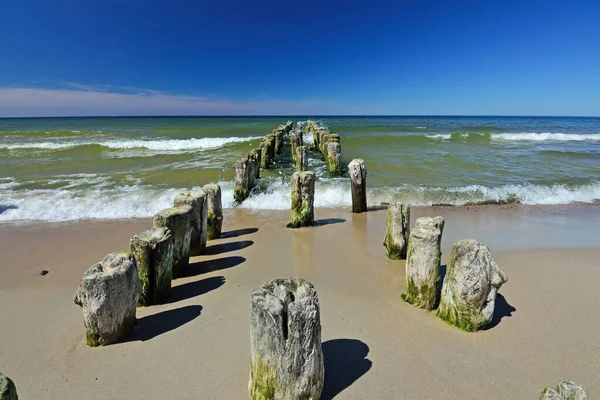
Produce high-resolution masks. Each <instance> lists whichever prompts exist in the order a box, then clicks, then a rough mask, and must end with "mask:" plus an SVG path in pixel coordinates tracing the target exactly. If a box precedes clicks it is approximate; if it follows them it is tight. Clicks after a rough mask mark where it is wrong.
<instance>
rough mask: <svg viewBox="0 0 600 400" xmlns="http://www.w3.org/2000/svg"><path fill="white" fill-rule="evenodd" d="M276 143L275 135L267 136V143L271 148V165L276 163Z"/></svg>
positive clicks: (269, 148) (269, 149)
mask: <svg viewBox="0 0 600 400" xmlns="http://www.w3.org/2000/svg"><path fill="white" fill-rule="evenodd" d="M275 141H276V138H275V135H273V134H272V133H271V134H269V135H267V143H268V144H269V146H268V147H267V149H268V151H269V164H271V163H272V162H273V161H275Z"/></svg>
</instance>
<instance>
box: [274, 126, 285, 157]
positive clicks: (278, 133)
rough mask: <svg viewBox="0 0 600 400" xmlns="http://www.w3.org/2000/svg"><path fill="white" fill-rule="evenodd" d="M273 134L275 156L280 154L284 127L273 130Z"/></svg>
mask: <svg viewBox="0 0 600 400" xmlns="http://www.w3.org/2000/svg"><path fill="white" fill-rule="evenodd" d="M273 133H274V134H275V151H276V152H277V154H280V153H281V149H283V139H284V135H285V127H284V126H280V127H279V128H277V129H275V130H273Z"/></svg>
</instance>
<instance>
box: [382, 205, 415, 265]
mask: <svg viewBox="0 0 600 400" xmlns="http://www.w3.org/2000/svg"><path fill="white" fill-rule="evenodd" d="M409 234H410V207H408V206H405V205H404V204H400V203H392V204H390V205H389V207H388V212H387V219H386V230H385V237H384V238H383V245H384V246H385V249H386V255H387V258H389V259H390V260H406V251H407V249H408V238H409Z"/></svg>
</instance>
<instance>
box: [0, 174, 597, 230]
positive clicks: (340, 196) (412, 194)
mask: <svg viewBox="0 0 600 400" xmlns="http://www.w3.org/2000/svg"><path fill="white" fill-rule="evenodd" d="M90 179H92V180H96V179H98V177H96V178H90ZM219 184H220V185H221V188H222V193H223V194H222V196H223V198H222V200H223V207H224V208H231V207H233V206H234V201H233V182H232V181H227V182H219ZM0 185H4V187H3V189H4V190H2V191H0V221H19V220H34V221H50V222H59V221H71V220H79V219H118V218H148V217H152V216H153V215H154V214H155V213H156V212H158V211H160V210H162V209H164V208H167V207H170V206H171V205H172V204H173V203H172V202H173V198H174V197H175V196H176V195H177V194H178V193H180V192H181V191H183V190H184V189H182V188H176V189H166V190H165V189H158V188H154V187H150V186H135V185H134V186H123V187H117V188H112V189H109V188H106V187H103V186H104V184H103V183H101V182H98V185H97V186H95V187H94V188H92V189H77V187H75V188H70V189H69V190H65V189H38V190H27V191H21V190H17V189H15V186H14V183H13V182H4V181H3V182H0ZM261 185H262V187H265V188H266V189H262V190H258V188H255V189H254V191H253V192H252V194H251V196H250V197H249V198H248V199H246V200H245V201H244V202H243V203H242V204H241V205H240V206H239V207H241V208H245V209H251V210H287V209H289V207H290V202H291V198H290V186H289V183H288V182H287V179H286V180H285V181H284V180H282V179H281V178H279V179H275V180H273V181H271V182H270V183H268V184H267V183H266V182H263V183H261ZM315 191H316V196H315V207H323V208H339V207H344V208H347V207H349V206H350V205H351V201H352V199H351V194H350V185H349V182H348V181H347V180H343V179H331V180H327V181H321V180H320V181H318V182H317V183H316V188H315ZM599 199H600V181H598V182H595V183H589V184H584V185H578V186H567V185H561V184H556V185H532V184H524V185H504V186H499V187H486V186H481V185H470V186H464V187H457V188H441V187H422V186H409V185H406V186H399V187H382V188H372V189H370V190H369V192H368V202H369V204H372V205H378V204H380V203H381V202H390V201H401V202H403V203H405V204H410V205H415V206H417V205H421V206H428V205H434V204H450V205H456V206H461V205H466V204H481V203H504V202H520V203H522V204H529V205H534V204H569V203H573V202H582V203H592V202H594V201H597V200H599Z"/></svg>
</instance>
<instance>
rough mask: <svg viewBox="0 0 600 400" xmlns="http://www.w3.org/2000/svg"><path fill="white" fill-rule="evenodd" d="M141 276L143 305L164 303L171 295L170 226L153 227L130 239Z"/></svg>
mask: <svg viewBox="0 0 600 400" xmlns="http://www.w3.org/2000/svg"><path fill="white" fill-rule="evenodd" d="M130 249H131V254H132V255H133V257H134V258H135V262H136V265H137V272H138V277H139V278H140V280H141V282H142V293H141V295H140V298H139V300H138V304H139V305H140V306H150V305H153V304H160V303H163V302H164V301H165V300H167V298H168V297H169V295H170V294H171V279H172V276H173V241H172V237H171V232H170V231H169V230H168V229H167V228H153V229H149V230H147V231H144V232H141V233H139V234H137V235H135V236H134V237H132V238H131V240H130Z"/></svg>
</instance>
